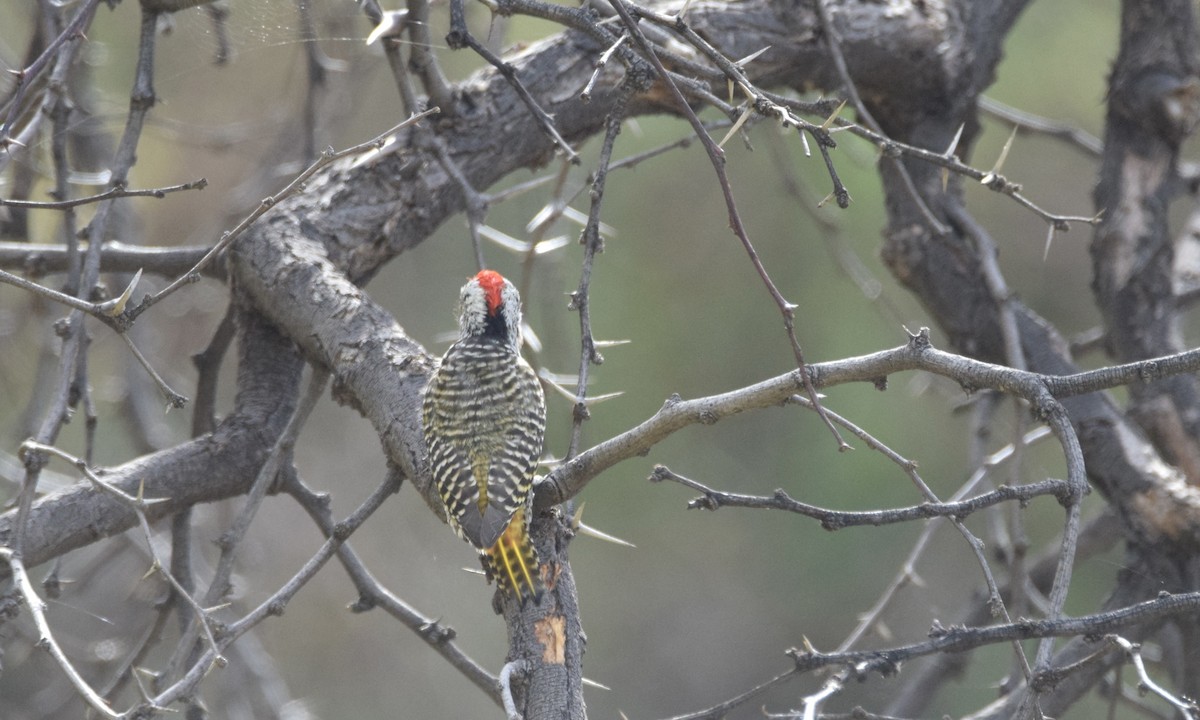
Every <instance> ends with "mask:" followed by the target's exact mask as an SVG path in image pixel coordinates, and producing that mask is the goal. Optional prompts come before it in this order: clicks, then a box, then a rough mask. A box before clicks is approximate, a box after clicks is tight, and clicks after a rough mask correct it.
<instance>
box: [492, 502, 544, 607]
mask: <svg viewBox="0 0 1200 720" xmlns="http://www.w3.org/2000/svg"><path fill="white" fill-rule="evenodd" d="M483 562H484V567H485V569H486V570H487V574H488V577H489V578H494V579H495V580H496V584H497V585H499V586H500V589H501V590H502V591H503V592H505V593H507V594H509V595H512V596H513V597H515V598H516V599H517V600H519V601H520V602H521V604H522V605H524V604H525V602H526V601H528V600H530V599H532V600H533V601H534V603H538V602H541V600H542V592H543V590H544V589H545V586H544V585H543V584H542V569H541V565H540V564H539V562H538V556H537V551H536V550H534V548H533V542H532V541H530V539H529V530H528V528H526V527H525V510H524V509H521V510H518V511H517V512H516V513H515V514H514V515H513V516H512V520H510V521H509V523H508V527H507V528H505V530H504V532H503V533H501V534H500V539H499V540H497V541H496V544H495V545H493V546H491V547H490V548H488V549H487V550H486V551H485V552H484V553H483Z"/></svg>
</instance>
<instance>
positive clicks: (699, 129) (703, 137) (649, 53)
mask: <svg viewBox="0 0 1200 720" xmlns="http://www.w3.org/2000/svg"><path fill="white" fill-rule="evenodd" d="M609 4H610V5H612V7H613V9H614V10H616V11H617V14H618V15H620V16H621V20H622V22H624V23H625V29H626V32H628V33H629V34H630V36H631V37H632V38H633V39H634V41H635V42H636V43H637V45H638V47H639V48H640V49H641V51H642V53H643V54H644V55H645V56H646V58H647V59H649V60H650V62H651V63H652V64H653V65H654V69H655V70H656V71H657V72H658V75H659V77H660V78H662V79H663V81H664V82H665V83H666V85H667V87H668V88H669V89H670V91H671V95H672V96H673V97H674V98H675V102H676V104H677V105H678V107H679V110H680V112H682V113H683V114H684V116H685V117H686V118H687V120H688V122H689V123H691V125H692V129H693V130H694V131H695V132H696V136H697V137H698V138H699V139H700V144H701V145H703V146H704V150H705V152H706V153H707V154H708V158H709V161H710V162H711V163H712V166H713V170H714V171H715V172H716V175H717V181H718V183H719V184H720V186H721V192H722V194H723V195H724V197H725V207H726V210H727V213H728V216H729V227H730V228H731V229H732V230H733V233H734V235H736V236H737V238H738V240H740V241H741V243H742V247H743V248H744V249H745V251H746V254H747V255H749V257H750V262H751V264H753V265H754V269H755V270H756V271H757V272H758V276H759V278H760V279H762V281H763V284H764V285H765V286H766V288H767V292H769V293H770V294H771V297H772V298H773V299H774V300H775V304H776V305H777V306H778V307H779V311H780V313H781V314H782V315H783V324H784V328H785V330H786V331H787V336H788V339H789V340H790V341H791V345H792V353H793V354H794V355H795V358H796V365H797V366H798V367H799V368H800V375H801V377H802V379H803V381H804V389H805V392H806V393H807V394H808V398H809V400H811V401H812V403H813V406H814V407H815V408H816V410H817V415H818V416H820V418H821V420H822V421H823V422H824V423H825V426H826V427H827V428H829V431H830V432H831V433H832V434H833V436H834V438H835V439H836V440H837V443H838V449H839V450H848V449H850V446H849V445H847V444H846V441H845V440H843V439H842V436H841V433H839V432H838V431H837V428H835V427H834V426H833V422H832V421H830V419H829V418H828V417H827V416H826V415H825V411H824V409H822V407H821V403H820V400H818V399H817V391H816V389H815V388H813V386H812V382H811V381H810V380H809V378H808V373H807V372H805V371H804V367H805V362H804V351H803V350H802V349H801V347H800V341H799V339H797V337H796V306H795V305H793V304H792V303H790V302H788V301H787V299H786V298H784V297H783V294H782V293H781V292H779V288H777V287H776V286H775V283H774V282H773V281H772V280H771V276H770V275H769V274H768V273H767V269H766V267H765V266H764V265H763V263H762V260H761V259H760V258H759V256H758V252H757V251H756V250H755V249H754V245H753V244H752V243H751V242H750V236H749V235H748V234H747V233H746V228H745V226H744V225H743V223H742V218H741V215H740V214H739V213H738V210H737V203H736V202H735V201H734V198H733V188H732V187H731V186H730V184H729V177H728V175H726V173H725V153H724V152H723V151H722V150H721V149H720V148H719V147H717V144H716V143H715V142H714V141H713V139H712V137H711V136H710V135H709V134H708V131H707V130H706V129H705V128H704V125H703V123H701V122H700V118H699V117H698V116H697V115H696V113H695V111H694V110H692V108H691V106H690V105H689V104H688V102H687V100H686V99H685V98H684V96H683V93H682V92H680V90H679V87H678V85H677V84H676V83H675V82H674V80H673V79H672V78H671V76H670V75H669V74H668V73H667V70H666V68H665V67H663V64H662V61H661V60H659V59H658V55H657V54H656V53H655V51H654V48H653V47H651V45H650V42H649V41H648V40H646V36H645V35H643V34H642V31H641V29H640V28H639V27H638V25H637V22H636V21H635V20H634V19H633V16H631V15H630V14H629V10H628V9H627V8H626V7H625V4H624V2H623V0H609Z"/></svg>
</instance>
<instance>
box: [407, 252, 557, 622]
mask: <svg viewBox="0 0 1200 720" xmlns="http://www.w3.org/2000/svg"><path fill="white" fill-rule="evenodd" d="M458 327H459V337H458V340H457V341H456V342H455V343H454V344H453V345H451V346H450V349H448V350H447V351H446V354H445V355H444V356H443V357H442V362H441V364H440V365H439V366H438V369H437V370H436V371H435V372H434V373H433V377H432V378H430V381H429V385H428V387H426V389H425V402H424V408H423V412H422V428H423V430H424V434H425V444H426V446H427V447H428V449H429V465H430V468H431V469H432V472H433V481H434V484H435V485H436V486H437V490H438V495H440V496H441V498H442V502H443V503H445V506H446V519H447V521H449V523H450V526H451V527H453V528H454V530H455V532H457V533H458V536H459V537H460V538H462V539H463V540H466V541H467V542H469V543H471V544H472V545H474V546H475V548H476V549H477V550H479V554H480V558H481V560H482V563H483V568H484V571H485V572H486V573H487V577H488V580H489V581H491V580H492V579H495V580H496V584H497V585H498V586H499V587H500V589H501V590H502V591H503V592H505V593H508V594H510V595H511V596H512V597H514V598H515V599H517V600H518V601H519V602H520V603H521V604H522V605H524V603H525V602H526V601H528V600H529V599H531V598H532V599H533V600H534V602H539V601H540V600H541V595H542V590H543V584H542V577H541V567H540V564H539V562H538V556H537V551H536V550H535V549H534V547H533V543H532V542H530V539H529V520H530V515H531V514H532V509H531V508H530V502H531V500H532V496H531V494H530V492H529V490H530V488H532V487H533V473H534V469H535V468H536V467H537V463H538V459H539V458H540V457H541V455H542V439H543V437H544V435H545V431H546V401H545V398H544V396H543V395H542V386H541V383H539V382H538V378H537V374H536V373H534V371H533V368H531V367H530V366H529V363H527V362H525V359H524V358H522V357H521V296H520V294H519V293H518V292H517V289H516V288H515V287H514V286H513V284H512V283H511V282H509V281H508V280H506V279H504V277H503V276H501V275H500V273H497V272H495V271H493V270H483V271H481V272H480V273H479V274H478V275H476V276H475V277H473V278H471V279H470V280H468V281H467V284H466V285H464V286H463V288H462V292H461V293H460V295H459V302H458Z"/></svg>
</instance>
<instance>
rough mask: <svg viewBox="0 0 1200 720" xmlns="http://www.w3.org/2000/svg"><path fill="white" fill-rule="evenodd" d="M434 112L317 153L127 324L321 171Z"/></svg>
mask: <svg viewBox="0 0 1200 720" xmlns="http://www.w3.org/2000/svg"><path fill="white" fill-rule="evenodd" d="M437 112H438V108H436V107H433V108H429V109H428V110H424V111H422V112H419V113H417V114H415V115H411V116H409V118H408V119H407V120H404V121H403V122H400V123H397V124H396V125H394V126H392V127H391V128H389V129H388V130H387V131H386V132H383V133H381V134H379V135H377V136H375V137H374V138H372V139H370V140H368V141H366V142H364V143H359V144H358V145H354V146H351V147H348V148H346V149H344V150H338V151H334V150H332V149H328V150H326V151H325V152H323V153H321V157H319V158H318V159H317V160H316V162H314V163H313V164H312V165H309V166H308V168H306V169H305V170H304V172H302V173H300V174H299V175H297V176H296V177H295V179H293V180H292V181H291V182H290V183H288V184H287V186H286V187H285V188H284V189H283V190H281V191H279V192H278V193H276V194H275V195H271V196H269V197H266V198H263V199H262V200H261V201H260V202H259V204H258V207H257V208H255V209H254V211H253V212H251V213H250V214H249V215H247V216H246V217H245V218H243V219H242V221H241V222H239V223H238V224H237V225H236V226H235V227H234V228H233V229H232V230H230V231H228V232H226V233H224V234H223V235H222V236H221V240H220V241H219V242H218V243H217V244H216V245H214V246H213V247H212V249H210V250H209V251H208V252H207V253H205V255H204V257H202V258H200V260H199V261H198V262H197V263H196V264H195V265H194V266H193V267H192V269H191V270H189V271H188V272H186V273H184V274H183V275H181V276H179V277H178V278H176V279H175V280H174V281H173V282H172V283H171V284H170V285H167V286H166V287H165V288H163V289H162V290H160V291H158V292H157V293H153V294H148V295H146V296H145V297H143V298H142V301H141V302H140V303H139V304H138V305H137V306H136V307H131V308H129V309H128V310H127V311H126V312H127V314H128V315H129V316H130V321H132V320H134V319H136V318H137V317H138V316H139V315H141V314H142V313H143V312H145V311H146V310H148V309H149V308H150V307H151V306H152V305H154V304H155V303H157V302H159V301H161V300H162V299H163V298H165V297H167V296H168V295H170V294H172V293H174V292H175V291H176V290H178V289H179V288H180V287H182V286H183V285H185V284H187V283H190V282H195V280H197V279H199V277H200V271H201V270H202V269H203V268H204V267H205V266H207V265H208V264H209V263H210V262H212V261H213V259H214V258H216V257H217V255H219V254H221V252H222V251H224V250H225V249H226V248H228V247H229V246H230V245H232V244H233V242H234V241H235V240H237V239H238V238H239V237H241V235H242V233H244V232H245V231H246V229H247V228H249V227H250V226H251V225H252V224H254V221H256V220H258V218H260V217H262V216H263V215H264V214H266V213H267V212H268V211H269V210H270V209H271V208H273V207H275V205H276V204H278V203H279V202H280V201H281V200H283V199H284V198H287V197H290V196H292V195H294V194H296V193H297V192H299V191H300V190H301V189H302V188H303V187H304V185H305V183H306V182H307V181H308V179H309V178H310V177H312V176H313V175H315V174H316V173H317V172H318V171H320V170H321V169H322V168H324V167H325V166H327V165H329V164H330V163H333V162H335V161H337V160H340V159H341V158H344V157H349V156H351V155H358V154H360V153H364V152H367V151H369V150H378V149H380V148H382V147H383V146H384V145H385V144H386V142H387V139H388V137H389V136H391V135H392V134H394V133H396V132H398V131H399V130H401V129H403V128H406V127H408V126H409V125H412V124H414V123H417V122H419V121H420V120H422V119H423V118H426V117H428V116H430V115H434V114H436V113H437Z"/></svg>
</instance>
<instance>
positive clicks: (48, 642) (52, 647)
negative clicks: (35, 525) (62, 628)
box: [0, 547, 120, 720]
mask: <svg viewBox="0 0 1200 720" xmlns="http://www.w3.org/2000/svg"><path fill="white" fill-rule="evenodd" d="M0 558H3V559H4V560H5V562H7V563H8V566H9V567H10V568H12V577H13V582H14V583H16V586H17V590H18V591H19V592H20V593H21V597H22V598H23V599H24V601H25V606H26V607H27V608H29V614H30V615H32V616H33V624H34V626H35V627H37V631H38V645H39V646H40V647H43V648H45V649H46V650H47V651H48V652H49V653H50V655H51V657H53V658H54V661H55V662H56V663H58V666H59V667H60V668H61V669H62V671H63V673H64V674H66V676H67V679H68V680H69V681H70V682H71V685H72V686H73V687H74V688H75V690H76V691H77V692H78V693H79V694H80V695H82V696H83V699H84V700H85V701H86V702H87V704H88V705H89V706H90V707H91V708H92V709H93V710H95V711H96V712H98V713H100V715H101V716H103V717H106V718H111V719H112V720H117V718H119V717H120V715H118V714H117V713H116V712H113V709H112V708H110V707H109V706H108V703H107V702H105V700H104V698H102V697H100V695H99V694H97V693H96V691H95V690H93V689H92V686H91V685H89V684H88V683H87V681H86V680H84V679H83V676H81V675H80V674H79V672H78V671H77V670H76V669H75V666H74V665H72V664H71V661H70V659H69V658H67V655H66V653H64V652H63V649H62V647H61V646H59V644H58V641H57V640H55V639H54V633H52V632H50V623H49V622H47V621H46V603H45V602H44V601H43V600H42V599H41V598H40V597H39V596H38V594H37V591H36V590H34V589H33V583H31V582H30V581H29V573H28V572H26V570H25V563H24V562H22V561H21V555H20V553H18V552H16V551H14V550H13V549H12V548H8V547H0Z"/></svg>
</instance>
